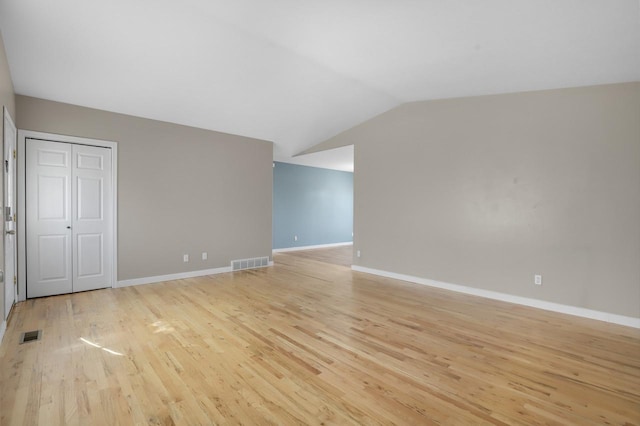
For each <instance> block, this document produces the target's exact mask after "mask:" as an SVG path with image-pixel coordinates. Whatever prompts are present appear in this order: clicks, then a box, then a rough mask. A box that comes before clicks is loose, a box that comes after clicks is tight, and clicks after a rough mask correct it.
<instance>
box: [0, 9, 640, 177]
mask: <svg viewBox="0 0 640 426" xmlns="http://www.w3.org/2000/svg"><path fill="white" fill-rule="evenodd" d="M0 29H1V30H2V34H3V37H4V41H5V46H6V50H7V55H8V58H9V63H10V67H11V73H12V77H13V82H14V86H15V90H16V92H17V93H19V94H23V95H28V96H35V97H40V98H45V99H52V100H56V101H61V102H68V103H72V104H77V105H84V106H89V107H93V108H99V109H105V110H109V111H115V112H120V113H125V114H131V115H136V116H141V117H147V118H153V119H158V120H164V121H169V122H175V123H180V124H185V125H190V126H196V127H202V128H206V129H212V130H217V131H222V132H228V133H234V134H239V135H244V136H251V137H255V138H260V139H266V140H270V141H273V142H274V143H275V150H274V158H275V159H276V160H279V161H288V162H300V161H303V160H302V159H304V157H305V156H302V157H296V158H295V159H294V158H292V157H293V156H294V155H295V154H298V153H300V152H302V151H304V150H305V149H308V148H310V147H312V146H313V145H316V144H318V143H320V142H322V141H324V140H326V139H328V138H330V137H331V136H334V135H335V134H337V133H340V132H341V131H344V130H346V129H348V128H350V127H353V126H354V125H356V124H359V123H361V122H363V121H365V120H367V119H369V118H371V117H373V116H375V115H377V114H380V113H382V112H384V111H386V110H389V109H391V108H394V107H395V106H397V105H399V104H401V103H404V102H407V101H416V100H426V99H437V98H447V97H458V96H472V95H482V94H493V93H506V92H516V91H525V90H537V89H550V88H558V87H569V86H583V85H592V84H601V83H615V82H624V81H636V80H640V6H639V1H638V0H483V1H478V0H448V1H444V0H439V1H435V0H323V1H312V0H226V1H223V0H182V1H175V0H109V1H87V0H55V1H51V0H0ZM314 165H318V164H314ZM320 166H322V165H320Z"/></svg>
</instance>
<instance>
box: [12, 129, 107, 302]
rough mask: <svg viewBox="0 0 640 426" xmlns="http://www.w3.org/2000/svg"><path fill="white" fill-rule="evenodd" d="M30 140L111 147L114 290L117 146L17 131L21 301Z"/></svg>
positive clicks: (24, 290)
mask: <svg viewBox="0 0 640 426" xmlns="http://www.w3.org/2000/svg"><path fill="white" fill-rule="evenodd" d="M27 139H42V140H46V141H53V142H66V143H74V144H79V145H90V146H100V147H104V148H111V154H112V159H113V161H112V162H111V165H112V172H111V179H112V187H113V245H112V247H113V274H112V278H111V280H112V283H111V287H116V283H117V282H118V144H117V143H116V142H112V141H103V140H99V139H89V138H79V137H75V136H66V135H56V134H53V133H44V132H34V131H31V130H18V164H17V165H18V300H19V301H23V300H26V297H27V261H26V255H27V250H26V246H25V242H26V241H27V238H26V236H27V234H26V227H25V219H26V214H25V176H26V143H27Z"/></svg>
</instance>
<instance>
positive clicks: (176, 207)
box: [16, 96, 273, 280]
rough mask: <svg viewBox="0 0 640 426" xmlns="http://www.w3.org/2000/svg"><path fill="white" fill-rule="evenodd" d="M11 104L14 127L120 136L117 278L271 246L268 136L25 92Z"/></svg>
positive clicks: (262, 252)
mask: <svg viewBox="0 0 640 426" xmlns="http://www.w3.org/2000/svg"><path fill="white" fill-rule="evenodd" d="M16 104H17V112H18V123H17V124H18V127H19V128H20V129H25V130H36V131H42V132H49V133H57V134H65V135H72V136H80V137H88V138H95V139H105V140H112V141H115V142H118V279H119V280H126V279H133V278H141V277H149V276H157V275H165V274H172V273H179V272H186V271H194V270H202V269H209V268H217V267H222V266H229V262H230V260H232V259H238V258H247V257H257V256H270V255H271V202H272V201H271V197H272V158H273V153H272V152H273V144H272V143H271V142H266V141H260V140H256V139H250V138H245V137H240V136H234V135H229V134H224V133H218V132H213V131H208V130H202V129H196V128H192V127H185V126H179V125H175V124H169V123H165V122H159V121H154V120H147V119H142V118H137V117H132V116H127V115H121V114H115V113H111V112H106V111H100V110H94V109H89V108H84V107H79V106H73V105H68V104H62V103H57V102H51V101H46V100H42V99H36V98H30V97H25V96H17V97H16ZM203 251H206V252H208V260H207V261H203V260H201V252H203ZM186 253H188V254H189V255H190V260H191V261H190V262H189V263H183V261H182V255H183V254H186Z"/></svg>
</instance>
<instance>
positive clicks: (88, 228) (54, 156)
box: [18, 130, 117, 300]
mask: <svg viewBox="0 0 640 426" xmlns="http://www.w3.org/2000/svg"><path fill="white" fill-rule="evenodd" d="M18 158H19V159H20V161H19V162H18V206H19V220H18V236H19V240H20V241H24V242H25V243H24V244H21V245H19V254H20V256H19V264H18V272H19V273H18V284H19V290H20V293H21V294H23V295H25V296H24V297H20V300H24V298H32V297H41V296H49V295H55V294H64V293H72V292H78V291H86V290H94V289H98V288H105V287H113V285H114V283H115V281H116V279H117V250H116V247H117V243H116V236H117V226H116V225H117V219H116V212H117V206H116V200H117V195H116V193H117V191H116V189H117V187H116V182H117V167H116V164H117V144H115V143H114V142H109V141H99V140H93V139H85V138H76V137H70V136H62V135H53V134H45V133H40V132H29V131H22V130H21V131H19V138H18ZM23 290H24V291H23Z"/></svg>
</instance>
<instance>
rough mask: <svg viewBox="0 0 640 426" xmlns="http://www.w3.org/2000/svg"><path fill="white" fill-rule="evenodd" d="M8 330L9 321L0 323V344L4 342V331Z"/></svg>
mask: <svg viewBox="0 0 640 426" xmlns="http://www.w3.org/2000/svg"><path fill="white" fill-rule="evenodd" d="M5 331H7V321H6V320H5V321H2V324H0V344H1V343H2V339H4V332H5Z"/></svg>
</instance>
